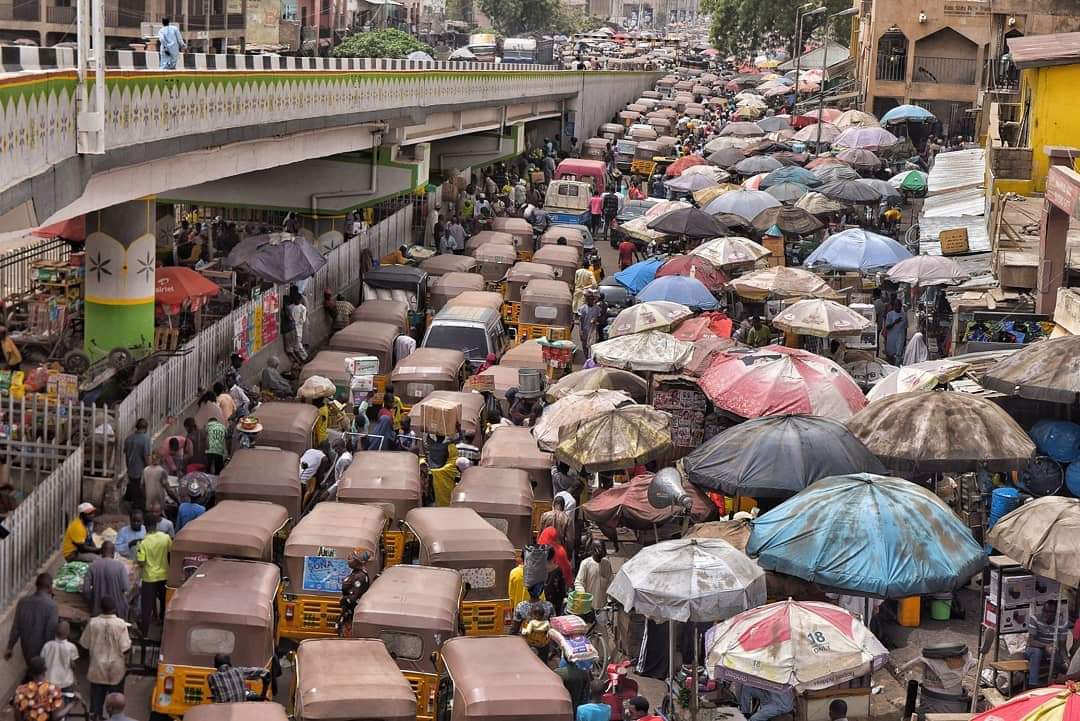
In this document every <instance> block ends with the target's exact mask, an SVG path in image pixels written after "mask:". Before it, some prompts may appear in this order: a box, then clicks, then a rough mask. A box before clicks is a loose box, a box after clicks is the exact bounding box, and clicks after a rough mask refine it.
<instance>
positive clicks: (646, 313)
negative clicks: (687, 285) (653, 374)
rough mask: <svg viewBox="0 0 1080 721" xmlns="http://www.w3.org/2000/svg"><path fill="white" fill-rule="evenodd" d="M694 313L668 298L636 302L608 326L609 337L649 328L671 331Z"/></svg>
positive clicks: (622, 311)
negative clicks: (667, 299)
mask: <svg viewBox="0 0 1080 721" xmlns="http://www.w3.org/2000/svg"><path fill="white" fill-rule="evenodd" d="M684 257H685V256H684ZM693 314H694V313H693V311H691V310H690V309H689V308H687V307H686V306H685V305H681V304H679V303H672V302H670V301H666V300H654V301H650V302H646V303H635V304H634V305H632V306H630V307H629V308H623V309H622V310H621V311H619V314H618V315H617V316H615V319H614V320H613V321H611V324H610V325H609V326H608V337H609V338H618V337H619V336H624V335H632V334H634V333H644V332H645V331H648V330H663V331H669V330H671V329H672V327H674V326H675V325H676V324H677V323H678V322H679V321H681V320H683V319H684V318H689V317H690V316H692V315H693Z"/></svg>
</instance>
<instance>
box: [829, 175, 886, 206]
mask: <svg viewBox="0 0 1080 721" xmlns="http://www.w3.org/2000/svg"><path fill="white" fill-rule="evenodd" d="M817 191H818V192H819V193H821V194H822V195H824V196H825V197H826V198H833V199H834V200H843V201H844V202H847V203H873V202H876V201H878V200H879V199H880V198H881V193H879V192H877V190H875V189H874V188H873V187H871V186H869V185H862V184H861V183H858V182H856V181H854V180H834V181H833V182H831V183H826V184H825V185H823V186H821V187H820V188H818V189H817Z"/></svg>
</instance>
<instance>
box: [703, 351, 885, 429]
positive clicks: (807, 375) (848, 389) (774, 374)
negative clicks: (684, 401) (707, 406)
mask: <svg viewBox="0 0 1080 721" xmlns="http://www.w3.org/2000/svg"><path fill="white" fill-rule="evenodd" d="M698 385H700V386H701V389H702V390H703V391H705V395H707V396H709V399H710V400H712V402H713V404H714V405H716V407H717V408H721V409H723V410H725V411H728V412H729V413H733V414H735V415H737V416H742V417H743V418H760V417H762V416H771V415H780V414H788V413H808V414H810V415H815V416H826V417H828V418H834V419H836V420H838V421H846V420H847V419H848V418H850V417H851V416H852V415H854V414H855V413H856V412H857V411H859V410H861V409H862V408H863V407H864V406H865V405H866V396H864V395H863V393H862V391H861V390H859V386H857V385H855V381H854V380H852V379H851V376H849V375H848V374H847V373H846V372H844V370H843V369H842V368H841V367H840V366H838V365H837V364H836V363H833V362H832V361H831V360H829V359H828V358H825V357H824V356H820V355H817V354H815V353H809V352H807V351H803V350H798V349H795V348H785V347H784V346H778V345H770V346H766V347H764V348H757V349H753V350H746V351H742V350H735V351H729V352H726V353H723V354H721V355H720V356H719V357H718V358H717V359H716V361H715V362H714V363H713V364H712V366H710V367H709V369H708V370H706V371H705V372H704V373H703V374H702V376H701V380H700V381H698Z"/></svg>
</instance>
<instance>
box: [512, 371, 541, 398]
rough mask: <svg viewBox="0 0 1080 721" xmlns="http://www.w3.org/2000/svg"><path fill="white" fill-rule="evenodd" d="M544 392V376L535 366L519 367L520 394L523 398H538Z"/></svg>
mask: <svg viewBox="0 0 1080 721" xmlns="http://www.w3.org/2000/svg"><path fill="white" fill-rule="evenodd" d="M543 394H544V377H543V375H542V373H541V372H540V371H539V370H537V369H535V368H520V369H518V395H519V396H521V397H522V398H537V397H539V396H541V395H543Z"/></svg>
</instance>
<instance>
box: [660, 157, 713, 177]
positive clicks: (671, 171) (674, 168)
mask: <svg viewBox="0 0 1080 721" xmlns="http://www.w3.org/2000/svg"><path fill="white" fill-rule="evenodd" d="M704 164H705V158H703V157H701V156H700V155H684V156H683V157H681V158H679V159H678V160H676V161H675V162H674V163H672V164H671V165H669V166H668V168H667V176H668V177H669V178H675V177H678V176H679V175H681V174H682V172H683V171H684V170H686V169H687V168H689V167H691V166H694V165H704Z"/></svg>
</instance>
